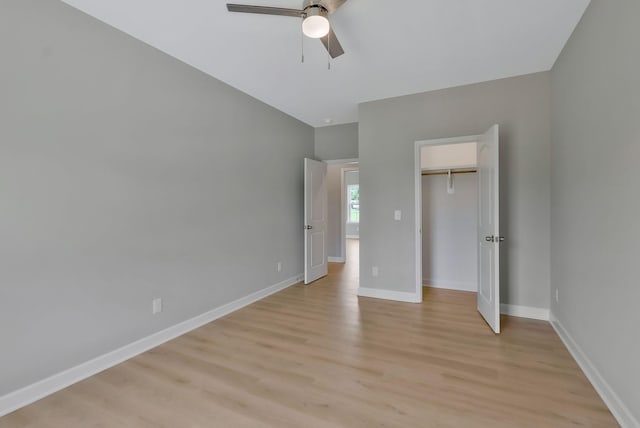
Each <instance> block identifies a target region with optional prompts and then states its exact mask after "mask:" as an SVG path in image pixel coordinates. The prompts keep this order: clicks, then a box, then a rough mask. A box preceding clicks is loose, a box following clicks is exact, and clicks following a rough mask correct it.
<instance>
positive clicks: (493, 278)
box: [477, 125, 504, 333]
mask: <svg viewBox="0 0 640 428" xmlns="http://www.w3.org/2000/svg"><path fill="white" fill-rule="evenodd" d="M477 150H478V153H477V155H478V241H479V246H478V311H479V312H480V313H481V314H482V316H483V317H484V319H485V320H486V321H487V323H488V324H489V326H490V327H491V329H492V330H493V331H494V332H495V333H500V246H499V244H500V242H501V241H502V240H503V239H504V238H502V237H500V228H499V208H500V197H499V190H500V189H499V185H498V183H499V178H500V175H499V168H498V159H499V149H498V125H493V126H492V127H491V128H490V129H489V130H488V131H487V132H486V133H485V134H484V135H483V136H482V137H481V138H480V139H479V140H478V146H477Z"/></svg>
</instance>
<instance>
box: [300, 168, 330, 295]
mask: <svg viewBox="0 0 640 428" xmlns="http://www.w3.org/2000/svg"><path fill="white" fill-rule="evenodd" d="M326 179H327V164H326V163H324V162H318V161H314V160H312V159H306V158H305V160H304V229H305V230H304V283H305V284H309V283H310V282H313V281H315V280H316V279H318V278H322V277H323V276H326V275H327V183H326V181H327V180H326Z"/></svg>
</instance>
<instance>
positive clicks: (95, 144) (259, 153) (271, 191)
mask: <svg viewBox="0 0 640 428" xmlns="http://www.w3.org/2000/svg"><path fill="white" fill-rule="evenodd" d="M0 52H1V53H2V66H1V67H0V82H1V83H0V85H1V88H0V91H1V95H0V204H1V206H2V209H1V210H0V275H1V285H0V343H1V344H2V345H1V347H2V352H0V395H2V394H4V393H7V392H9V391H12V390H15V389H17V388H19V387H22V386H25V385H27V384H29V383H32V382H34V381H37V380H39V379H42V378H44V377H46V376H48V375H51V374H54V373H56V372H59V371H61V370H63V369H67V368H69V367H72V366H74V365H77V364H78V363H81V362H84V361H86V360H88V359H90V358H93V357H96V356H98V355H100V354H103V353H105V352H107V351H111V350H113V349H115V348H118V347H120V346H123V345H125V344H127V343H130V342H132V341H134V340H136V339H139V338H141V337H144V336H146V335H149V334H150V333H153V332H156V331H159V330H161V329H163V328H166V327H168V326H171V325H174V324H176V323H178V322H180V321H183V320H185V319H188V318H191V317H193V316H195V315H198V314H201V313H203V312H206V311H208V310H210V309H212V308H215V307H218V306H220V305H222V304H224V303H227V302H229V301H232V300H234V299H237V298H240V297H242V296H246V295H248V294H250V293H252V292H255V291H258V290H260V289H263V288H265V287H267V286H270V285H272V284H275V283H278V282H281V281H283V280H285V279H287V278H290V277H293V276H295V275H297V274H299V273H301V272H302V269H303V260H302V254H303V245H302V242H303V232H302V227H301V226H302V219H303V211H302V210H303V203H302V192H303V175H302V159H303V158H304V157H305V156H307V157H312V156H313V138H314V136H313V129H312V128H311V127H309V126H307V125H305V124H303V123H301V122H299V121H297V120H295V119H293V118H291V117H289V116H287V115H285V114H283V113H281V112H279V111H277V110H275V109H273V108H271V107H268V106H267V105H265V104H263V103H260V102H258V101H256V100H255V99H252V98H250V97H249V96H247V95H245V94H242V93H240V92H238V91H237V90H235V89H232V88H231V87H229V86H227V85H225V84H223V83H221V82H219V81H217V80H215V79H213V78H211V77H209V76H206V75H204V74H202V73H200V72H198V71H196V70H194V69H192V68H190V67H188V66H186V65H184V64H183V63H180V62H178V61H176V60H174V59H172V58H170V57H168V56H166V55H164V54H162V53H160V52H159V51H156V50H154V49H152V48H150V47H148V46H147V45H145V44H144V43H142V42H139V41H136V40H134V39H132V38H130V37H128V36H127V35H125V34H123V33H120V32H118V31H116V30H114V29H112V28H111V27H108V26H106V25H104V24H102V23H100V22H98V21H96V20H94V19H92V18H89V17H87V16H85V15H83V14H82V13H80V12H78V11H76V10H75V9H72V8H70V7H68V6H65V5H63V4H62V3H61V2H58V1H42V0H40V1H34V0H3V1H2V2H0ZM247 118H250V120H247ZM240 166H241V167H240ZM257 207H259V208H257ZM278 261H282V262H283V271H282V272H280V273H278V272H277V271H276V263H277V262H278ZM154 297H162V298H164V303H165V305H164V306H165V308H164V312H162V313H161V314H159V315H157V316H152V315H151V300H152V298H154Z"/></svg>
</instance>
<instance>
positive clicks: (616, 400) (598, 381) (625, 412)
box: [549, 313, 640, 428]
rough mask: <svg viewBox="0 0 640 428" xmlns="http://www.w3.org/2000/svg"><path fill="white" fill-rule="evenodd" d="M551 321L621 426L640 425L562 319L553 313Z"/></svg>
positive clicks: (628, 427) (625, 427)
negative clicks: (574, 338) (563, 323)
mask: <svg viewBox="0 0 640 428" xmlns="http://www.w3.org/2000/svg"><path fill="white" fill-rule="evenodd" d="M549 321H550V322H551V326H552V327H553V329H554V330H555V331H556V333H557V334H558V336H560V340H562V343H564V346H566V347H567V349H568V350H569V353H570V354H571V356H573V359H574V360H576V363H578V365H579V366H580V368H581V369H582V371H583V372H584V374H585V375H586V376H587V379H589V381H590V382H591V385H593V387H594V388H595V390H596V392H598V394H599V395H600V398H602V401H604V403H605V404H606V405H607V407H609V410H610V411H611V413H612V414H613V416H614V417H615V418H616V420H617V421H618V423H619V424H620V426H621V427H622V428H633V427H640V421H638V420H637V419H636V418H635V417H634V416H633V414H632V413H631V411H630V410H629V408H628V407H627V406H626V405H625V404H624V402H623V401H622V400H621V399H620V397H618V395H617V394H616V393H615V391H614V390H613V389H612V388H611V386H610V385H609V384H608V383H607V381H606V380H605V379H604V377H602V374H600V372H599V371H598V369H596V366H594V365H593V363H592V362H591V360H589V358H588V357H587V355H586V354H585V353H584V351H583V350H582V348H580V346H579V345H578V344H577V343H576V341H575V340H573V337H572V336H571V335H570V334H569V332H568V331H567V330H566V329H565V328H564V326H563V325H562V323H561V322H560V320H558V318H556V317H555V316H554V315H553V313H551V314H550V315H549Z"/></svg>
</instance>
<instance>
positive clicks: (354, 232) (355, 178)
mask: <svg viewBox="0 0 640 428" xmlns="http://www.w3.org/2000/svg"><path fill="white" fill-rule="evenodd" d="M359 175H360V173H359V172H358V171H348V172H347V173H346V174H345V177H344V192H345V195H344V200H345V201H347V189H348V187H347V186H349V185H350V184H359V183H360V177H359ZM344 209H345V210H348V208H347V207H346V206H345V207H344ZM347 215H348V212H345V217H347ZM346 220H347V219H346V218H345V222H346ZM345 235H346V236H348V237H349V238H358V235H360V223H348V222H346V223H345Z"/></svg>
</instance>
